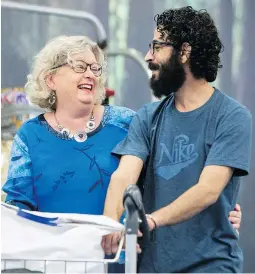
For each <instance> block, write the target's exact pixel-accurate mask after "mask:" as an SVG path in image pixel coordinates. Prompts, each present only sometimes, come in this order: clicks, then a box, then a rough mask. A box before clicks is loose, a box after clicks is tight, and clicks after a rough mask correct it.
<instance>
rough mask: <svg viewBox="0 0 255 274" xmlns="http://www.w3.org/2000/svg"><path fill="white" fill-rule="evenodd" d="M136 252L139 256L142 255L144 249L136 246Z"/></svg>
mask: <svg viewBox="0 0 255 274" xmlns="http://www.w3.org/2000/svg"><path fill="white" fill-rule="evenodd" d="M136 252H137V253H138V254H141V253H142V249H141V247H140V245H139V244H136Z"/></svg>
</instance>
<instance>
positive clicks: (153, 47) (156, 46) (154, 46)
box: [149, 40, 174, 55]
mask: <svg viewBox="0 0 255 274" xmlns="http://www.w3.org/2000/svg"><path fill="white" fill-rule="evenodd" d="M173 45H174V44H173V43H171V42H161V41H156V40H153V41H152V42H151V43H150V44H149V50H150V53H151V54H152V55H153V54H154V53H155V52H158V51H160V50H161V49H162V48H163V47H167V46H173Z"/></svg>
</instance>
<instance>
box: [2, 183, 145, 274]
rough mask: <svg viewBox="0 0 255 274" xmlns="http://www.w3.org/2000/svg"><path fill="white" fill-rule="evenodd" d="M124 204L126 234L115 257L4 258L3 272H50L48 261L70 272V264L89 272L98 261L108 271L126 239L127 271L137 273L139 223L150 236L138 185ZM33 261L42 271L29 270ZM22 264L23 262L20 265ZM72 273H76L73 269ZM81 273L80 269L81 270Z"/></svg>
mask: <svg viewBox="0 0 255 274" xmlns="http://www.w3.org/2000/svg"><path fill="white" fill-rule="evenodd" d="M123 205H124V208H125V210H126V220H125V233H124V234H125V235H123V237H122V238H121V240H120V243H119V247H118V251H117V253H116V255H115V258H113V259H101V260H96V259H88V260H86V259H84V260H83V261H80V260H70V261H69V260H68V261H66V260H57V259H56V260H55V259H54V260H40V259H31V260H30V259H22V258H15V259H13V258H12V259H9V258H3V257H2V259H1V264H2V266H1V269H2V271H1V273H49V272H47V262H51V263H53V262H56V263H62V266H64V267H63V270H61V272H60V273H69V271H68V267H67V266H68V264H75V263H79V264H80V265H81V264H83V269H84V272H83V273H88V272H87V270H88V269H87V264H91V263H96V264H102V266H103V269H104V271H103V273H107V268H108V264H109V263H116V262H118V260H119V257H120V253H121V251H122V248H123V244H124V240H125V242H126V244H125V252H126V255H125V273H137V251H136V245H137V235H138V230H139V225H140V226H141V231H142V233H143V238H146V239H147V240H148V239H149V238H150V233H149V228H148V224H147V220H146V215H145V211H144V208H143V204H142V197H141V193H140V190H139V188H138V187H137V186H136V185H129V186H128V187H127V189H126V191H125V193H124V196H123ZM15 262H18V263H19V268H18V269H13V268H12V269H8V263H15ZM31 262H36V263H40V268H41V269H42V270H41V271H31V270H28V265H29V263H31ZM20 264H22V265H21V266H20ZM58 273H59V272H58ZM70 273H75V272H74V271H71V272H70ZM79 273H81V272H80V270H79Z"/></svg>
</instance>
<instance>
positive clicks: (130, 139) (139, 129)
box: [112, 107, 150, 162]
mask: <svg viewBox="0 0 255 274" xmlns="http://www.w3.org/2000/svg"><path fill="white" fill-rule="evenodd" d="M148 123H149V121H148V115H147V111H146V107H143V108H142V109H140V110H139V111H138V112H137V113H136V114H135V116H134V117H133V120H132V122H131V124H130V127H129V130H128V133H127V136H126V137H125V139H124V140H123V141H122V142H120V143H119V144H118V145H117V146H116V147H115V148H114V149H113V151H112V153H113V154H116V155H134V156H137V157H139V158H140V159H142V160H143V162H145V161H146V159H147V157H148V155H149V153H150V145H149V131H148V127H149V126H148Z"/></svg>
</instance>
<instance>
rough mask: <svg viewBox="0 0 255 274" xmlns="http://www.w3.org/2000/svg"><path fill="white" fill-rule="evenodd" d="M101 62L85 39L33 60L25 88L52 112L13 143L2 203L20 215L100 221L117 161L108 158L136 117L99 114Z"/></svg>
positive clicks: (59, 42) (53, 46)
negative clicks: (21, 211)
mask: <svg viewBox="0 0 255 274" xmlns="http://www.w3.org/2000/svg"><path fill="white" fill-rule="evenodd" d="M105 69H106V61H105V57H104V54H103V52H102V51H101V50H100V48H99V47H98V46H97V45H96V44H95V43H93V42H92V41H90V40H89V39H88V38H87V37H84V36H70V37H67V36H61V37H57V38H55V39H53V40H52V41H50V42H49V43H48V44H47V45H46V46H45V48H43V49H42V50H41V51H40V52H39V54H38V55H37V56H36V57H35V61H34V65H33V69H32V72H31V74H30V75H29V76H28V81H27V83H26V86H25V91H26V92H27V94H28V97H29V99H30V101H31V102H32V103H34V104H36V105H38V106H40V107H42V108H47V109H49V110H50V112H47V113H44V114H41V115H39V116H38V117H35V118H34V119H31V120H29V121H28V122H26V123H24V124H23V125H22V126H21V128H20V130H19V131H18V133H17V135H16V136H15V138H14V141H13V148H12V154H11V161H10V167H9V173H8V179H7V182H6V184H5V185H4V186H3V190H4V191H5V192H6V193H7V198H6V202H8V203H11V204H15V205H17V206H19V207H21V208H26V209H31V210H38V211H45V212H46V211H47V212H65V213H87V214H103V207H104V200H105V195H106V191H107V187H108V184H109V180H110V176H111V174H112V172H113V171H114V170H115V169H116V168H117V165H118V162H119V161H118V158H117V157H115V156H114V155H112V154H111V150H112V149H113V148H114V147H115V145H116V144H117V143H118V142H120V141H121V140H122V139H123V138H124V136H125V135H126V133H127V129H128V126H129V123H130V121H131V119H132V117H133V115H134V111H132V110H130V109H127V108H124V107H115V106H102V105H101V102H102V100H103V99H104V97H105V86H104V84H105V77H106V71H105Z"/></svg>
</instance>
